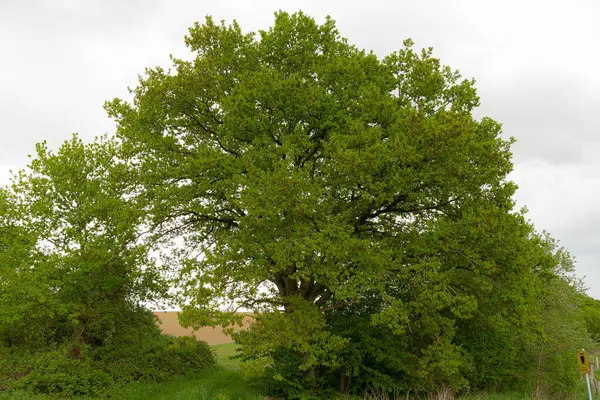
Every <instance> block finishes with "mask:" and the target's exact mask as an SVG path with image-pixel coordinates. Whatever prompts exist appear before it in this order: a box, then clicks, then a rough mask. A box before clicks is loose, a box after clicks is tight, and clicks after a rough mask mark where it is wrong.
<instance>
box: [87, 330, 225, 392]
mask: <svg viewBox="0 0 600 400" xmlns="http://www.w3.org/2000/svg"><path fill="white" fill-rule="evenodd" d="M92 358H93V359H94V360H95V361H97V362H98V363H99V364H100V365H103V366H104V368H105V369H106V370H109V371H110V372H111V375H112V376H113V377H114V378H115V379H116V380H118V381H119V382H121V383H126V382H131V381H148V382H149V381H161V380H163V379H164V378H165V377H168V376H173V375H181V374H186V373H192V372H198V371H201V370H203V369H206V368H210V367H213V366H214V365H215V358H214V355H213V353H212V351H211V349H210V347H209V346H208V345H207V344H206V342H203V341H199V340H197V339H196V338H195V337H171V336H165V335H160V334H147V335H143V336H142V335H137V336H136V335H134V334H132V335H131V336H128V337H125V338H122V339H121V340H119V341H117V342H114V343H111V344H110V345H107V346H103V347H102V348H99V349H97V350H95V351H94V353H92Z"/></svg>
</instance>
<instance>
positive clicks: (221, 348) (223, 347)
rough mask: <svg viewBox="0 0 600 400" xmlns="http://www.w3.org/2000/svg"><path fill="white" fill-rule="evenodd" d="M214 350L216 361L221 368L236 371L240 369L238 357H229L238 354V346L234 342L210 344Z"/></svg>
mask: <svg viewBox="0 0 600 400" xmlns="http://www.w3.org/2000/svg"><path fill="white" fill-rule="evenodd" d="M211 348H212V349H213V350H214V351H215V355H216V357H215V358H216V360H217V363H218V364H219V365H220V366H222V367H223V368H226V369H230V370H234V371H237V370H239V369H240V359H239V358H236V359H233V360H232V359H231V357H232V356H235V355H237V354H238V351H237V350H238V349H239V346H238V345H237V344H235V343H226V344H218V345H215V346H211Z"/></svg>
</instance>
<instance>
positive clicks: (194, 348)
mask: <svg viewBox="0 0 600 400" xmlns="http://www.w3.org/2000/svg"><path fill="white" fill-rule="evenodd" d="M142 331H143V330H142ZM122 339H123V340H119V341H113V342H112V343H111V345H110V346H105V347H101V348H96V349H93V350H91V351H85V349H81V350H83V351H75V352H74V351H73V349H74V348H77V346H73V345H71V346H67V345H65V346H61V347H58V348H49V347H47V348H31V347H23V346H12V347H0V390H9V391H11V390H25V391H28V392H32V393H36V394H50V395H60V397H70V396H99V395H101V394H107V393H109V392H110V391H111V389H114V387H115V386H117V387H118V386H121V385H122V384H124V383H127V382H131V381H145V382H158V381H161V380H163V379H164V378H167V377H170V376H173V375H183V374H186V373H189V372H198V371H201V370H203V369H205V368H208V367H212V366H214V365H215V358H214V355H213V353H212V350H211V349H210V347H209V346H208V344H206V342H203V341H199V340H197V339H196V338H195V337H173V336H166V335H161V334H156V332H153V331H151V332H148V331H146V332H139V334H138V335H137V336H132V335H128V336H126V337H124V338H122ZM142 339H146V340H142ZM75 354H76V355H78V356H82V358H81V359H78V358H77V357H74V355H75Z"/></svg>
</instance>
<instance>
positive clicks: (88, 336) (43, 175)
mask: <svg viewBox="0 0 600 400" xmlns="http://www.w3.org/2000/svg"><path fill="white" fill-rule="evenodd" d="M116 149H117V146H116V142H114V141H110V140H100V141H97V142H95V143H92V144H89V145H85V144H84V143H83V142H82V141H81V140H80V139H79V138H77V137H76V136H75V137H73V139H72V140H70V141H68V142H65V143H64V144H63V145H62V146H61V148H60V150H59V151H58V152H57V153H53V152H51V151H49V150H48V148H47V147H46V145H45V143H41V144H39V145H38V146H37V147H36V150H37V157H36V158H34V159H33V160H32V162H31V164H30V166H29V168H28V169H27V170H23V171H21V172H20V173H19V174H18V176H17V177H16V178H15V182H14V184H13V186H12V192H13V193H14V195H13V197H14V199H15V200H14V202H15V204H16V205H15V207H14V209H15V212H14V213H13V214H12V216H13V217H12V218H13V220H14V221H15V222H13V225H14V226H15V229H18V230H19V231H21V232H23V233H22V235H21V237H23V238H25V239H27V240H26V244H27V245H28V246H29V247H25V248H24V251H23V252H22V254H20V255H16V256H14V258H13V260H14V262H13V263H8V264H3V265H2V269H3V271H2V273H0V275H2V276H3V278H4V279H3V284H4V285H5V288H6V290H3V291H2V296H3V297H4V298H5V299H11V298H12V299H16V298H17V297H18V298H19V300H18V301H13V302H10V301H9V300H5V304H7V305H8V307H6V308H4V307H3V311H5V312H6V315H4V317H3V318H2V320H1V321H0V325H4V326H6V325H5V324H10V323H14V322H15V320H18V321H20V322H21V323H22V324H23V326H24V325H29V327H28V329H29V330H32V331H34V330H35V331H37V335H36V336H37V339H39V340H42V341H43V340H45V341H46V343H52V342H54V343H56V342H58V343H63V342H72V343H74V344H76V345H77V346H79V345H91V346H95V345H99V344H102V343H103V342H104V341H106V340H108V339H110V338H111V337H114V336H115V335H117V334H118V331H119V330H120V329H121V328H122V327H123V326H126V325H131V324H132V323H133V324H135V322H134V321H133V320H132V319H135V318H134V315H135V313H136V312H137V310H138V308H140V306H141V302H142V301H144V300H148V299H150V298H151V296H153V295H155V294H159V293H161V292H162V291H164V288H163V287H161V285H160V280H159V279H157V278H158V274H157V271H156V268H154V266H153V264H152V263H151V262H150V260H149V258H148V254H147V251H148V246H147V245H146V244H145V243H144V242H143V241H141V240H140V222H141V220H142V217H143V214H142V213H141V211H140V210H139V209H138V208H137V206H136V205H135V203H134V202H133V201H132V199H131V198H130V196H128V193H129V192H130V189H129V183H128V182H130V181H131V180H130V179H127V178H126V175H125V174H126V169H125V166H124V165H123V163H121V162H119V160H118V158H117V156H116ZM19 249H20V247H16V250H11V251H18V250H19ZM24 285H25V286H24ZM8 314H10V315H12V320H10V319H7V315H8ZM42 328H43V329H42Z"/></svg>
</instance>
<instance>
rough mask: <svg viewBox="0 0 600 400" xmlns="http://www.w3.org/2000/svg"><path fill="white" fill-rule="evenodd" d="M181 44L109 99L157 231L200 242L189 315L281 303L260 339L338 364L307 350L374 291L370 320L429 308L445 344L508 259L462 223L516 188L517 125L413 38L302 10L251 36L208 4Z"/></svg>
mask: <svg viewBox="0 0 600 400" xmlns="http://www.w3.org/2000/svg"><path fill="white" fill-rule="evenodd" d="M186 44H187V45H188V47H189V48H190V49H191V50H192V51H193V52H194V55H195V57H193V59H192V60H191V61H184V60H179V59H174V60H173V69H171V70H164V69H162V68H153V69H148V70H147V71H146V75H145V76H144V77H142V78H141V79H140V82H139V85H138V86H137V87H136V88H134V89H133V90H132V93H133V102H131V103H128V102H126V101H124V100H120V99H115V100H114V101H112V102H110V103H107V105H106V108H107V110H108V112H109V114H110V115H111V116H112V117H113V118H114V119H115V120H116V121H117V123H118V129H117V135H118V137H119V138H120V140H121V141H122V143H123V150H124V151H125V153H124V154H125V155H126V156H127V157H129V160H130V161H129V163H130V167H131V168H133V169H134V170H136V171H137V172H136V173H137V176H139V179H140V180H139V182H140V187H139V188H138V191H137V193H138V194H139V199H140V201H142V202H143V203H144V204H145V206H146V210H147V212H148V215H149V217H150V219H151V222H152V224H153V228H154V229H155V232H157V234H158V235H160V236H162V237H169V235H173V236H177V237H184V238H185V240H186V244H187V247H186V248H187V249H188V250H198V251H197V253H196V255H194V256H192V257H188V258H185V259H184V258H181V259H180V260H179V261H180V268H181V271H182V285H183V286H184V287H185V294H186V295H187V298H186V301H185V305H186V308H185V310H184V311H185V312H184V314H183V316H182V318H183V320H184V321H185V322H186V323H188V324H190V325H198V324H203V323H211V321H212V319H211V318H214V317H216V316H222V315H223V313H222V311H223V310H224V309H225V306H227V305H229V304H231V305H232V307H233V308H235V307H244V308H246V309H252V310H255V311H260V310H270V311H274V310H285V311H287V313H284V314H282V315H279V316H278V315H277V314H273V313H268V314H265V315H264V316H263V319H262V320H261V321H259V323H257V324H256V327H257V329H259V328H260V327H263V328H267V327H269V326H270V327H271V328H272V329H271V330H269V329H263V330H262V333H261V334H260V335H263V336H260V335H258V334H257V335H258V336H257V337H259V336H260V337H262V339H264V340H262V339H261V340H258V339H256V340H254V341H253V343H254V347H255V348H257V347H260V343H261V342H262V343H267V342H269V341H270V342H272V343H276V344H277V345H285V343H288V344H289V343H294V345H293V346H295V347H296V349H299V350H300V352H301V353H302V354H304V361H305V363H304V367H305V368H307V369H310V367H311V365H315V364H316V363H317V361H316V359H317V358H321V359H320V361H319V362H321V363H329V364H330V365H331V366H333V365H334V364H335V363H336V360H334V359H333V358H332V359H331V360H329V361H324V358H327V357H334V356H333V355H332V354H334V352H329V353H328V355H327V357H325V356H324V354H325V353H326V352H321V353H319V354H320V355H319V354H316V353H312V354H311V353H310V351H309V348H310V346H311V345H312V344H314V343H315V342H318V341H321V342H323V343H327V344H329V345H330V346H338V347H339V346H342V345H343V340H341V339H339V338H338V339H339V340H338V339H335V338H333V337H332V336H327V335H325V336H323V335H321V336H319V335H317V334H316V332H322V331H323V330H326V328H325V324H326V323H325V319H324V318H323V314H325V313H327V312H329V311H332V310H337V309H341V308H344V307H347V306H349V305H351V304H354V303H356V302H360V301H361V299H364V298H365V297H366V296H369V295H373V294H376V295H378V296H381V298H382V299H383V301H382V303H381V306H380V307H379V308H378V311H377V313H376V315H374V316H373V321H374V323H379V324H383V325H386V326H388V327H389V328H390V329H392V330H393V331H394V332H396V333H397V334H401V333H402V332H405V331H406V330H407V329H410V326H409V325H410V324H409V322H410V321H411V320H412V319H413V318H414V316H415V315H418V314H419V315H425V314H426V315H427V316H428V317H427V318H424V319H422V320H421V322H419V323H420V324H422V325H423V326H425V324H428V327H429V328H430V329H431V335H432V338H433V339H432V340H433V341H434V342H436V343H446V341H447V339H446V336H444V334H443V333H444V331H448V330H451V329H452V327H451V325H452V324H451V323H449V322H448V320H449V317H448V315H455V316H456V317H457V318H461V317H466V316H468V315H469V314H470V313H471V312H472V310H473V309H475V308H476V304H477V303H476V296H474V294H473V292H474V291H478V290H479V287H478V280H477V277H481V279H480V281H481V282H486V279H484V277H485V275H493V274H495V273H500V272H498V271H499V269H500V267H499V266H498V265H496V264H494V263H493V262H485V259H483V258H482V257H483V256H482V254H481V252H483V251H484V250H485V249H478V248H470V247H468V246H467V245H466V243H468V242H469V240H471V241H472V239H469V237H468V232H467V233H464V232H463V231H462V230H463V229H471V230H475V229H477V227H484V228H490V229H491V230H492V231H493V226H494V224H495V223H496V220H495V219H494V218H495V217H494V215H495V214H496V213H497V212H498V210H499V212H500V213H509V212H511V209H512V207H513V202H512V200H511V196H512V194H513V193H514V190H515V187H514V185H512V184H511V183H510V182H507V181H506V176H507V174H508V173H509V172H510V171H511V168H512V164H511V161H510V144H511V141H510V140H504V139H502V137H501V136H500V125H499V124H498V123H496V122H494V121H493V120H491V119H489V118H483V119H481V120H477V119H475V118H474V117H473V115H472V111H473V109H474V108H475V107H477V106H478V104H479V98H478V96H477V94H476V91H475V89H474V87H473V81H471V80H462V79H461V77H460V75H459V74H458V73H457V72H455V71H453V70H451V69H450V68H449V67H446V66H443V65H442V64H441V63H440V62H439V60H438V59H436V58H434V57H433V55H432V52H431V49H429V50H423V51H421V52H418V51H415V50H413V44H412V42H411V41H406V42H404V47H402V49H400V50H399V51H396V52H393V53H391V54H389V55H387V56H385V57H383V58H380V57H378V56H377V55H375V54H373V53H372V52H367V51H364V50H361V49H358V48H356V47H355V46H352V45H350V44H349V43H348V41H347V40H346V39H344V38H343V37H341V36H340V34H339V32H338V31H337V29H336V27H335V24H334V22H333V21H332V20H331V19H329V18H328V19H326V21H325V22H324V23H323V24H322V25H319V24H317V23H316V22H315V21H314V20H313V19H312V18H310V17H308V16H306V15H304V14H302V13H296V14H293V15H290V14H287V13H285V12H279V13H276V16H275V23H274V25H273V27H271V28H270V29H268V30H266V31H260V32H259V33H258V34H257V35H255V34H253V33H248V34H245V33H243V32H242V30H241V29H240V27H239V26H238V25H237V24H236V23H233V24H232V25H226V24H224V23H221V24H218V23H215V22H214V21H213V20H212V19H211V18H207V19H206V21H205V23H204V24H196V25H195V26H194V27H192V28H191V29H190V32H189V35H188V36H187V37H186ZM500 222H502V221H500ZM490 229H488V230H490ZM463 239H464V240H463ZM461 243H462V244H461ZM480 250H481V251H480ZM509 267H510V266H507V268H509ZM458 269H460V270H462V271H463V272H462V274H471V275H469V276H470V278H469V280H468V281H466V282H465V285H470V289H469V287H467V288H464V287H463V290H457V289H456V286H458V284H456V285H453V283H457V282H458V283H460V281H461V279H462V278H461V275H460V274H461V272H460V271H457V270H458ZM488 281H489V280H488ZM396 292H402V293H404V294H406V296H405V297H404V298H403V297H399V296H395V295H394V293H396ZM233 308H228V310H230V311H231V310H232V309H233ZM290 314H292V315H294V318H288V317H287V316H286V315H290ZM443 315H446V316H445V317H444V316H443ZM301 316H306V318H300V317H301ZM209 317H211V318H209ZM272 319H275V320H276V321H272ZM282 319H283V320H282ZM450 319H451V318H450ZM269 332H270V333H269ZM323 343H321V344H322V345H323ZM272 348H273V346H272V347H271V349H272ZM445 349H447V350H448V351H449V352H452V351H454V350H453V348H452V346H449V347H448V346H446V347H445ZM263 350H264V349H263ZM435 351H437V350H435V349H434V348H432V349H431V354H434V353H435ZM265 352H268V351H267V350H265Z"/></svg>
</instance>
